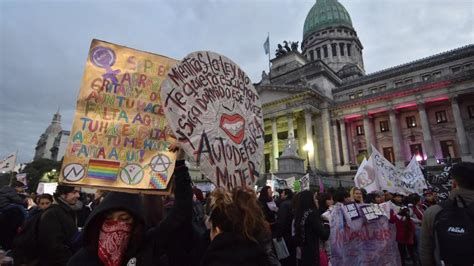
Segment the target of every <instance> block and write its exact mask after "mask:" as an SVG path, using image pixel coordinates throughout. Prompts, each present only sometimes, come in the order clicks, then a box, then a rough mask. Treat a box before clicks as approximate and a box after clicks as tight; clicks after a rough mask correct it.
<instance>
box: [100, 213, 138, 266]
mask: <svg viewBox="0 0 474 266" xmlns="http://www.w3.org/2000/svg"><path fill="white" fill-rule="evenodd" d="M131 232H132V225H131V224H128V223H125V222H122V221H110V220H109V221H107V220H105V221H104V223H103V224H102V228H101V229H100V234H99V250H98V255H99V258H100V260H101V261H102V263H104V265H105V266H119V265H120V263H121V262H122V259H123V258H122V257H123V254H124V252H125V250H126V249H127V246H128V241H129V240H130V235H131Z"/></svg>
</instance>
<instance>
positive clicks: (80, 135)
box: [60, 40, 177, 194]
mask: <svg viewBox="0 0 474 266" xmlns="http://www.w3.org/2000/svg"><path fill="white" fill-rule="evenodd" d="M176 62H177V61H176V60H174V59H171V58H168V57H165V56H161V55H156V54H151V53H147V52H142V51H138V50H135V49H132V48H127V47H124V46H120V45H116V44H112V43H107V42H104V41H99V40H93V41H92V44H91V47H90V50H89V54H88V57H87V61H86V67H85V70H84V76H83V79H82V84H81V88H80V91H79V96H78V99H77V106H76V114H75V117H74V121H73V126H72V130H71V135H70V138H69V143H68V146H67V149H66V154H65V156H64V161H63V166H62V169H61V172H60V182H62V183H67V184H73V185H78V186H93V187H102V188H104V189H108V190H125V191H134V192H137V191H140V192H145V193H156V194H166V193H167V191H168V190H169V189H170V185H171V182H170V181H171V175H172V173H173V170H174V162H175V154H174V153H172V152H168V147H169V145H170V144H171V143H174V142H175V139H174V138H173V137H172V134H171V131H170V129H169V126H168V124H167V122H166V118H165V116H164V113H163V107H162V105H161V98H160V86H161V83H162V81H163V80H164V78H165V77H166V73H167V72H168V70H169V68H170V67H171V66H172V65H174V64H175V63H176Z"/></svg>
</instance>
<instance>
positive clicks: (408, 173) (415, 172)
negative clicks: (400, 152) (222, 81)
mask: <svg viewBox="0 0 474 266" xmlns="http://www.w3.org/2000/svg"><path fill="white" fill-rule="evenodd" d="M397 186H398V187H399V190H400V193H402V194H405V195H408V194H411V193H417V194H418V195H422V194H423V190H424V189H427V188H428V186H427V184H426V181H425V176H424V175H423V172H422V171H421V168H420V165H419V164H418V161H417V160H416V158H415V156H413V158H412V159H411V161H410V163H409V164H408V165H407V167H406V168H405V170H404V171H403V172H402V173H401V175H400V177H399V178H398V182H397Z"/></svg>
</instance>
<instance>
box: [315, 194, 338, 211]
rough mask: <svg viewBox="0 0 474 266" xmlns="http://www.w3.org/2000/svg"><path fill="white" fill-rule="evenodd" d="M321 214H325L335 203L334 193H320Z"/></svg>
mask: <svg viewBox="0 0 474 266" xmlns="http://www.w3.org/2000/svg"><path fill="white" fill-rule="evenodd" d="M318 205H319V214H321V215H322V214H323V213H325V212H326V211H328V210H329V209H330V208H331V207H332V206H333V205H334V200H333V198H332V194H331V193H329V192H323V193H320V194H319V195H318Z"/></svg>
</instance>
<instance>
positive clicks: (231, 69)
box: [161, 51, 264, 189]
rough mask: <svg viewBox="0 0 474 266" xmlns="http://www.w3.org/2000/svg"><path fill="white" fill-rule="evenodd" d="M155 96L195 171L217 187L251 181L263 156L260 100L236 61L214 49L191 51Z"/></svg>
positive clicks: (256, 174) (228, 186)
mask: <svg viewBox="0 0 474 266" xmlns="http://www.w3.org/2000/svg"><path fill="white" fill-rule="evenodd" d="M161 98H162V102H163V105H164V110H165V115H166V118H167V119H168V121H173V123H170V126H171V128H172V129H173V132H174V134H175V136H176V138H177V139H178V140H179V142H181V144H182V147H183V148H184V150H185V152H186V154H187V155H188V156H192V157H193V158H194V161H195V162H196V163H197V165H199V168H200V170H201V173H203V174H204V175H205V176H206V177H207V178H208V179H210V180H211V181H212V182H213V183H214V184H215V185H216V186H218V187H225V188H227V189H231V188H233V187H252V188H253V187H254V184H255V182H256V181H257V179H258V171H259V169H260V165H261V162H262V158H263V144H264V132H263V113H262V105H261V102H260V96H259V95H258V93H257V91H256V90H255V88H254V86H253V84H252V82H251V81H250V78H249V77H248V76H247V74H245V72H244V71H243V70H242V69H241V68H240V67H239V66H238V65H236V64H235V63H234V62H232V61H231V60H230V59H229V58H227V57H225V56H222V55H219V54H217V53H213V52H208V51H199V52H194V53H191V54H189V55H187V56H186V57H185V58H184V59H183V60H181V62H180V63H179V64H177V65H176V66H174V67H173V68H171V69H170V71H169V72H168V74H167V79H166V80H165V81H164V82H163V86H162V88H161Z"/></svg>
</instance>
